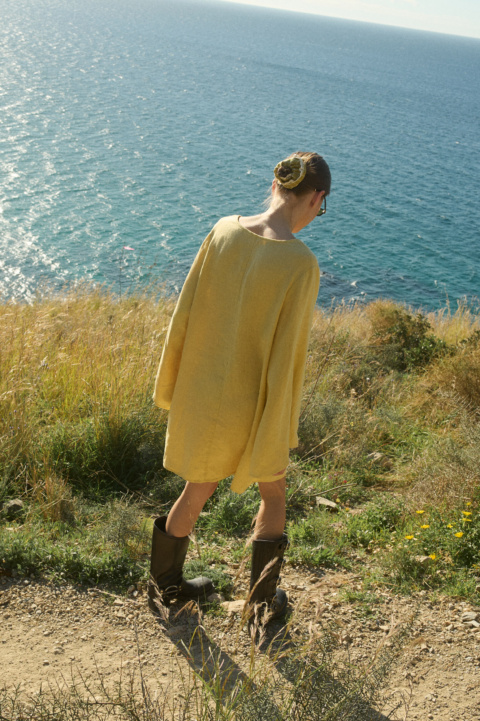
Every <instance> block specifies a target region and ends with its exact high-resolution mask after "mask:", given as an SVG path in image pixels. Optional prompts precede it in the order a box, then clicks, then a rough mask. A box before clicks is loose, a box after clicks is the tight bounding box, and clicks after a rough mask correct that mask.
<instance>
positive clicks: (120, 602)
mask: <svg viewBox="0 0 480 721" xmlns="http://www.w3.org/2000/svg"><path fill="white" fill-rule="evenodd" d="M113 605H114V606H123V605H124V603H123V601H122V600H121V599H120V598H116V599H115V601H114V602H113Z"/></svg>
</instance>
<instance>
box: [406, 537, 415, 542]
mask: <svg viewBox="0 0 480 721" xmlns="http://www.w3.org/2000/svg"><path fill="white" fill-rule="evenodd" d="M405 538H406V540H407V541H411V540H412V538H415V536H405Z"/></svg>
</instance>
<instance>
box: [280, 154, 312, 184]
mask: <svg viewBox="0 0 480 721" xmlns="http://www.w3.org/2000/svg"><path fill="white" fill-rule="evenodd" d="M280 169H281V170H283V171H285V170H287V171H288V172H287V173H285V172H282V173H281V174H280V173H279V171H280ZM273 173H274V175H275V178H276V179H277V182H278V183H280V185H281V186H282V187H283V188H289V189H290V188H296V187H297V185H300V183H301V182H302V180H303V179H304V177H305V175H306V174H307V164H306V163H305V161H304V160H302V158H299V157H298V155H294V156H293V157H292V158H287V159H286V160H281V161H280V162H279V163H277V165H276V166H275V169H274V171H273Z"/></svg>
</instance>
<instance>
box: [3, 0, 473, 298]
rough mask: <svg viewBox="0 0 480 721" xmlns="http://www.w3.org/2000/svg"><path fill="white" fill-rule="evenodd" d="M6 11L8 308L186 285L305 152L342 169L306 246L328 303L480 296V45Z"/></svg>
mask: <svg viewBox="0 0 480 721" xmlns="http://www.w3.org/2000/svg"><path fill="white" fill-rule="evenodd" d="M0 16H1V18H2V22H1V24H0V39H1V44H2V63H1V66H0V128H1V136H0V179H1V181H0V296H2V297H3V298H4V299H8V298H17V299H27V300H28V299H31V298H33V297H34V295H35V292H36V289H37V288H38V287H39V286H42V285H45V284H48V285H50V286H53V287H54V288H61V287H63V286H64V284H66V283H67V284H68V283H71V282H73V281H77V280H80V279H85V278H86V279H91V280H93V281H97V282H101V283H106V284H107V285H110V286H112V287H114V289H115V290H121V291H122V292H124V291H126V290H128V289H129V288H131V287H133V286H134V285H136V284H139V283H140V284H148V283H150V282H152V281H157V280H161V281H164V282H166V283H167V284H168V285H170V286H172V287H174V288H178V287H179V286H180V285H181V283H182V281H183V279H184V277H185V275H186V272H187V270H188V267H189V264H190V263H191V261H192V259H193V257H194V255H195V252H196V249H197V248H198V246H199V244H200V242H201V241H202V240H203V238H204V236H205V235H206V234H207V233H208V231H209V229H210V227H211V225H212V224H213V223H214V222H215V221H216V219H217V218H218V217H220V216H222V215H229V214H232V213H239V214H243V215H247V214H252V213H255V212H258V211H259V210H260V206H261V202H262V200H263V198H264V197H265V196H266V194H267V192H268V189H269V186H270V183H271V178H272V169H273V167H274V165H275V164H276V162H277V161H278V160H279V159H281V158H282V157H284V156H285V155H287V154H288V153H290V152H292V151H294V150H303V149H306V150H310V149H313V150H316V151H317V152H320V153H322V154H323V155H324V156H325V157H326V159H327V160H328V162H329V164H330V167H331V170H332V175H333V187H332V193H331V196H330V198H329V201H328V213H327V214H326V216H325V217H324V218H322V219H319V220H318V222H315V223H312V225H311V226H309V228H307V229H305V230H304V231H303V232H302V234H301V237H302V239H303V240H304V241H305V242H306V243H307V244H308V245H309V246H310V247H311V248H312V249H313V251H314V252H315V253H316V255H317V257H318V260H319V264H320V267H321V269H322V272H323V277H322V283H321V289H320V294H319V302H320V304H322V305H329V304H330V303H331V302H332V299H335V300H339V299H341V298H345V299H352V298H358V299H366V300H371V299H373V298H375V297H379V296H384V297H385V296H386V297H391V298H393V299H396V300H398V301H404V302H406V303H409V304H412V305H414V306H415V307H420V306H421V307H423V308H426V309H435V308H439V307H441V306H443V305H444V304H445V300H446V297H447V296H448V298H449V299H450V302H452V303H454V302H455V301H456V300H459V299H462V298H464V297H467V298H468V299H472V298H473V297H475V296H478V294H479V289H480V283H479V265H480V238H479V227H480V204H479V196H480V181H479V172H478V168H479V145H480V140H479V118H480V41H478V40H473V39H467V38H458V37H453V36H446V35H436V34H432V33H423V32H416V31H410V30H403V29H395V28H387V27H381V26H374V25H368V24H362V23H356V22H349V21H343V20H334V19H330V18H322V17H318V16H307V15H301V14H297V13H287V12H282V11H274V10H267V9H263V8H254V7H248V6H241V5H238V6H235V5H230V4H222V3H208V2H204V1H203V0H202V2H183V1H182V0H179V1H178V2H176V3H175V4H173V3H170V2H161V1H160V0H156V1H155V2H153V1H150V0H140V1H139V2H135V3H131V2H128V3H127V2H123V1H122V0H102V2H101V3H98V2H97V1H96V0H95V1H94V0H82V1H81V2H79V1H78V0H68V2H67V0H0ZM124 246H128V247H130V248H133V250H125V249H124Z"/></svg>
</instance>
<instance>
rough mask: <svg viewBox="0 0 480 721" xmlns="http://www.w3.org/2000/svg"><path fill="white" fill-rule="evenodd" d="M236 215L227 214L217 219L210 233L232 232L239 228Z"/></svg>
mask: <svg viewBox="0 0 480 721" xmlns="http://www.w3.org/2000/svg"><path fill="white" fill-rule="evenodd" d="M238 217H239V216H238V215H227V216H225V217H224V218H220V220H217V222H216V223H215V225H214V226H213V228H212V233H222V232H232V231H233V230H238V229H239V228H241V225H240V223H239V222H238Z"/></svg>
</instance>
